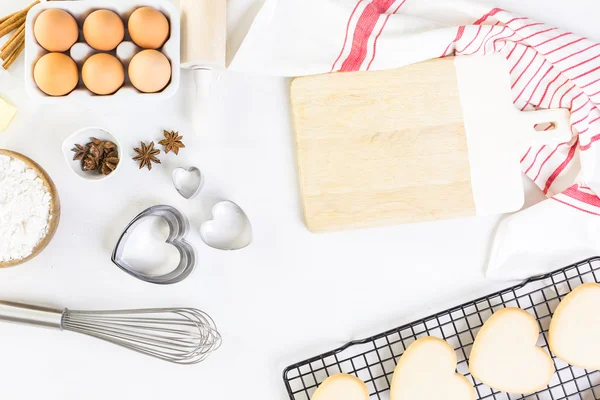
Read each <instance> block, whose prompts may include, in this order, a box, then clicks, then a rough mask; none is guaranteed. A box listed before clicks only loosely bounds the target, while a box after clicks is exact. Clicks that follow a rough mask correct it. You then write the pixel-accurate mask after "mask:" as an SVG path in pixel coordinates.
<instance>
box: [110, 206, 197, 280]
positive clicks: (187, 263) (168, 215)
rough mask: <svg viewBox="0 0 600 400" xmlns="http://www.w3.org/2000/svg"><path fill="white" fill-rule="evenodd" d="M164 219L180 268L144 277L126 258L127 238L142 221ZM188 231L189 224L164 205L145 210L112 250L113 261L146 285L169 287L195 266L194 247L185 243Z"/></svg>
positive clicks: (167, 240) (173, 209)
mask: <svg viewBox="0 0 600 400" xmlns="http://www.w3.org/2000/svg"><path fill="white" fill-rule="evenodd" d="M153 216H154V217H161V218H162V219H164V220H165V221H166V222H167V224H168V225H169V236H168V237H167V239H166V241H165V242H166V243H168V244H170V245H172V246H174V247H175V248H176V249H177V250H178V251H179V255H180V260H179V265H178V266H177V267H176V268H175V269H174V270H173V271H171V272H169V273H167V274H163V275H151V274H145V273H142V272H140V271H138V270H136V269H135V268H134V267H133V266H132V265H130V264H129V263H128V262H127V261H125V260H124V259H123V250H124V249H125V246H126V243H127V239H128V238H129V236H130V235H131V233H132V232H133V231H134V230H135V228H136V227H137V226H138V225H139V224H140V222H141V221H142V220H143V219H144V218H147V217H153ZM188 231H189V222H188V220H187V218H186V217H185V216H184V215H183V214H182V213H181V212H179V210H177V209H175V208H173V207H171V206H165V205H159V206H153V207H150V208H148V209H147V210H144V211H142V212H141V213H140V214H139V215H138V216H137V217H135V218H134V219H133V220H132V221H131V222H130V223H129V225H127V227H126V228H125V230H124V231H123V233H122V234H121V237H120V238H119V241H118V242H117V245H116V246H115V249H114V251H113V254H112V257H111V260H112V262H113V263H114V264H115V265H116V266H117V267H119V268H121V269H122V270H123V271H125V272H127V273H128V274H129V275H131V276H134V277H136V278H138V279H141V280H143V281H145V282H149V283H155V284H159V285H169V284H172V283H177V282H181V281H182V280H184V279H185V278H187V277H188V275H189V274H190V273H191V272H192V270H193V269H194V267H195V266H196V250H194V248H193V247H192V245H191V244H189V243H188V242H186V241H185V236H186V235H187V233H188Z"/></svg>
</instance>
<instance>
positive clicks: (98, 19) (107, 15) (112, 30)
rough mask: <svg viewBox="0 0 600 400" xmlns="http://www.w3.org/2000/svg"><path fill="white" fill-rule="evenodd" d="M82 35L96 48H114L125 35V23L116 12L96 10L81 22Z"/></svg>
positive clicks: (101, 49)
mask: <svg viewBox="0 0 600 400" xmlns="http://www.w3.org/2000/svg"><path fill="white" fill-rule="evenodd" d="M83 37H84V38H85V41H86V42H87V43H88V44H89V45H90V46H92V47H93V48H94V49H96V50H100V51H111V50H114V49H115V48H116V47H117V46H118V45H119V43H121V42H122V41H123V38H124V37H125V25H124V24H123V21H122V20H121V17H119V16H118V15H117V14H115V13H114V12H112V11H109V10H97V11H94V12H93V13H91V14H90V15H88V17H87V18H86V19H85V21H84V22H83Z"/></svg>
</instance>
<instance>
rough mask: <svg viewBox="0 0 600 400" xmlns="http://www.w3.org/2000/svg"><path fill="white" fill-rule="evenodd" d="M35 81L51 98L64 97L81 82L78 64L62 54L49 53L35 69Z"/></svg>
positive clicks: (38, 62)
mask: <svg viewBox="0 0 600 400" xmlns="http://www.w3.org/2000/svg"><path fill="white" fill-rule="evenodd" d="M33 79H34V80H35V83H36V85H37V86H38V87H39V88H40V90H41V91H42V92H44V93H46V94H47V95H50V96H64V95H66V94H68V93H70V92H71V91H72V90H73V89H75V87H76V86H77V82H79V71H78V70H77V64H75V61H73V60H72V59H71V58H70V57H68V56H66V55H64V54H62V53H48V54H46V55H44V56H43V57H42V58H40V59H39V60H38V61H37V62H36V63H35V67H34V68H33Z"/></svg>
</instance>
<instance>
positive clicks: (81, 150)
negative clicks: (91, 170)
mask: <svg viewBox="0 0 600 400" xmlns="http://www.w3.org/2000/svg"><path fill="white" fill-rule="evenodd" d="M71 151H74V152H75V155H74V156H73V160H74V161H79V160H83V157H85V156H86V154H87V152H88V149H87V148H85V147H83V146H82V145H80V144H76V145H75V147H73V148H72V149H71Z"/></svg>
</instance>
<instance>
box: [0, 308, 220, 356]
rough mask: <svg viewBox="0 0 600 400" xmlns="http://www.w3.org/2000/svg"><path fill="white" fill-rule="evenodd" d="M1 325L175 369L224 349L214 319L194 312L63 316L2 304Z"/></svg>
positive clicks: (165, 310)
mask: <svg viewBox="0 0 600 400" xmlns="http://www.w3.org/2000/svg"><path fill="white" fill-rule="evenodd" d="M0 321H8V322H16V323H20V324H26V325H34V326H43V327H48V328H55V329H60V330H65V331H72V332H78V333H82V334H84V335H88V336H93V337H96V338H98V339H102V340H105V341H107V342H110V343H114V344H117V345H119V346H122V347H125V348H128V349H131V350H134V351H137V352H139V353H143V354H147V355H149V356H152V357H156V358H160V359H161V360H165V361H170V362H173V363H177V364H195V363H198V362H200V361H202V360H204V359H205V358H206V357H208V356H209V355H210V354H211V353H212V352H213V351H215V350H216V349H218V348H219V346H220V345H221V335H220V334H219V332H217V328H216V326H215V323H214V322H213V320H212V318H210V317H209V316H208V315H207V314H206V313H204V312H202V311H200V310H196V309H194V308H152V309H137V310H116V311H72V310H69V309H65V310H64V311H60V310H54V309H49V308H42V307H36V306H31V305H26V304H18V303H11V302H4V301H0Z"/></svg>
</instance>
